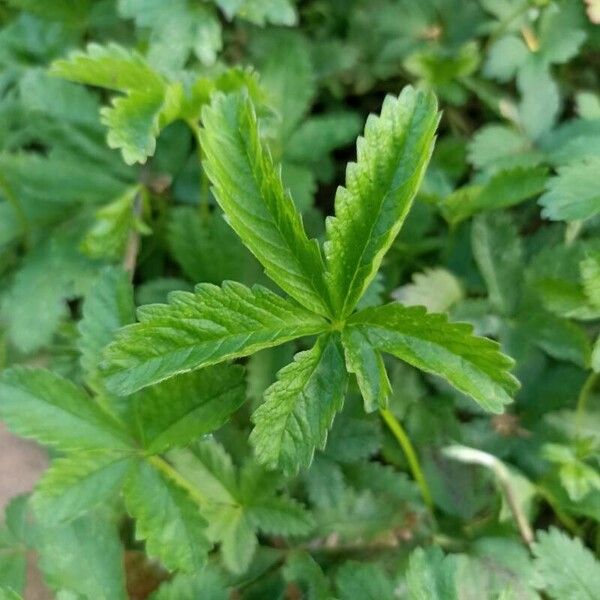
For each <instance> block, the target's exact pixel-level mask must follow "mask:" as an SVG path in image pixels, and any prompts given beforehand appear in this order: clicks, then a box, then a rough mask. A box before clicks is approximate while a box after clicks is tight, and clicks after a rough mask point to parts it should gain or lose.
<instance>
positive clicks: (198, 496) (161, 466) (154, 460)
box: [146, 456, 208, 505]
mask: <svg viewBox="0 0 600 600" xmlns="http://www.w3.org/2000/svg"><path fill="white" fill-rule="evenodd" d="M146 459H147V460H148V462H149V463H150V464H151V465H153V466H154V467H156V468H157V469H158V470H159V471H160V472H161V473H164V474H165V475H166V476H167V477H168V478H169V479H171V480H172V481H174V482H175V483H176V484H177V485H179V486H180V487H182V488H183V489H184V490H186V491H187V492H188V493H189V495H190V496H191V497H192V498H193V499H194V500H195V501H196V503H197V504H199V505H204V504H207V503H208V499H207V498H206V496H204V495H203V494H202V492H200V490H199V489H198V488H196V487H195V486H194V485H192V484H191V483H190V482H189V481H188V480H187V479H186V478H185V477H184V476H183V475H182V474H181V473H179V471H177V470H176V469H174V468H173V467H172V466H171V465H170V464H169V463H168V462H167V461H166V460H165V459H164V458H162V457H160V456H148V457H146Z"/></svg>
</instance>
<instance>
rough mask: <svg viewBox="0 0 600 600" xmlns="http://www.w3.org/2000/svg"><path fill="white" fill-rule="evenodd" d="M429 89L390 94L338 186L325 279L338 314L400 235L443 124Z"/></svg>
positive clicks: (356, 296) (361, 290)
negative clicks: (439, 121)
mask: <svg viewBox="0 0 600 600" xmlns="http://www.w3.org/2000/svg"><path fill="white" fill-rule="evenodd" d="M438 120H439V116H438V113H437V103H436V100H435V98H434V97H433V96H432V95H431V94H426V93H423V92H417V91H415V90H414V89H413V88H411V87H407V88H405V89H404V90H403V92H402V93H401V94H400V96H399V97H398V98H395V97H393V96H387V97H386V99H385V101H384V103H383V108H382V110H381V115H380V116H379V117H377V116H374V115H371V116H370V117H369V118H368V120H367V123H366V126H365V134H364V137H363V138H359V139H358V142H357V162H356V163H351V164H349V165H348V167H347V171H346V187H340V188H338V191H337V194H336V198H335V212H336V216H335V218H332V219H328V222H327V242H326V243H325V254H326V263H327V264H326V266H327V274H326V279H327V283H328V287H329V291H330V294H331V297H332V299H333V302H334V305H335V310H336V315H338V316H340V317H341V318H345V317H346V316H348V315H349V314H350V313H351V312H352V310H353V309H354V308H355V307H356V304H357V302H358V301H359V300H360V297H361V296H362V294H363V293H364V291H365V289H366V288H367V287H368V285H369V284H370V283H371V281H372V280H373V278H374V277H375V275H376V273H377V271H378V269H379V265H380V264H381V261H382V259H383V256H384V254H385V253H386V251H387V250H388V248H389V247H390V246H391V244H392V242H393V241H394V238H395V237H396V236H397V235H398V232H399V231H400V228H401V227H402V224H403V222H404V219H405V217H406V215H407V213H408V211H409V209H410V206H411V203H412V200H413V198H414V196H415V194H416V193H417V190H418V189H419V185H420V183H421V179H422V177H423V174H424V172H425V168H426V166H427V163H428V161H429V158H430V156H431V152H432V150H433V138H434V134H435V130H436V127H437V124H438Z"/></svg>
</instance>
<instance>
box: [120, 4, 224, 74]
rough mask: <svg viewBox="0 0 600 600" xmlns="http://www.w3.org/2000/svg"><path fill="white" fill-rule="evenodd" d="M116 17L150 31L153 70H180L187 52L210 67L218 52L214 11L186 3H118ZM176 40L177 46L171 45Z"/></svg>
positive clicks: (149, 50)
mask: <svg viewBox="0 0 600 600" xmlns="http://www.w3.org/2000/svg"><path fill="white" fill-rule="evenodd" d="M118 7H119V13H120V14H121V15H122V16H123V17H126V18H131V19H135V21H136V24H137V25H138V26H139V27H147V28H149V29H150V36H149V48H148V53H147V54H148V61H149V62H150V64H152V65H154V66H155V67H156V68H157V69H160V70H163V71H165V70H166V71H168V70H177V69H182V68H183V67H184V66H185V63H186V62H187V59H188V58H189V55H190V53H191V52H194V54H195V55H196V56H197V57H198V58H199V59H200V60H201V61H202V62H203V63H204V64H205V65H212V64H213V63H214V62H215V60H216V58H217V53H218V51H219V50H220V49H221V46H222V40H221V24H220V22H219V19H218V18H217V15H216V14H215V11H214V10H213V9H211V8H210V7H208V6H203V5H197V4H195V3H193V2H189V1H188V0H173V1H172V2H170V3H169V5H168V6H167V5H165V4H164V2H160V0H158V1H156V0H150V1H148V0H119V3H118ZM174 40H176V41H177V43H173V41H174Z"/></svg>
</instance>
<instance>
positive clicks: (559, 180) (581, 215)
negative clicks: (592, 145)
mask: <svg viewBox="0 0 600 600" xmlns="http://www.w3.org/2000/svg"><path fill="white" fill-rule="evenodd" d="M599 170H600V159H598V158H590V159H588V160H585V161H580V162H575V163H572V164H570V165H567V166H564V167H560V168H559V169H558V174H557V175H556V176H555V177H552V178H551V179H550V181H549V182H548V186H547V191H546V193H545V194H544V195H543V196H542V197H541V198H540V200H539V202H540V205H541V206H542V207H543V208H542V216H544V217H546V218H547V219H552V220H553V221H578V220H581V219H589V218H591V217H593V216H594V215H596V214H598V212H600V192H599V191H598V171H599Z"/></svg>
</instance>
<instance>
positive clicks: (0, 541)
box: [0, 496, 27, 592]
mask: <svg viewBox="0 0 600 600" xmlns="http://www.w3.org/2000/svg"><path fill="white" fill-rule="evenodd" d="M26 503H27V498H26V497H25V496H17V497H15V498H13V499H12V500H10V501H9V502H8V504H7V505H6V508H5V511H4V514H5V518H4V524H3V525H2V527H0V581H1V582H2V584H3V585H4V586H6V587H8V588H12V589H14V590H18V591H20V592H22V591H23V590H24V589H25V582H26V576H27V554H26V553H27V547H26V545H25V542H24V539H23V537H24V535H23V534H24V522H25V518H26V514H27V513H26V508H27V504H26Z"/></svg>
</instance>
